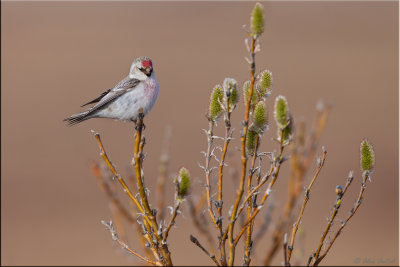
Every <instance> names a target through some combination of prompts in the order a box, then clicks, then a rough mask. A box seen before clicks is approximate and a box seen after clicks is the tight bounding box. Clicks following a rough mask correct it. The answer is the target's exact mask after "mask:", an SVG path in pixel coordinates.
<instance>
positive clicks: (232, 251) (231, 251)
mask: <svg viewBox="0 0 400 267" xmlns="http://www.w3.org/2000/svg"><path fill="white" fill-rule="evenodd" d="M256 41H257V37H255V36H253V37H252V42H251V47H250V55H251V59H252V60H251V63H250V88H249V92H248V97H247V103H246V107H245V108H246V110H245V114H244V126H243V133H242V136H241V138H240V141H241V154H242V157H241V159H242V172H241V178H240V184H239V189H238V190H237V192H236V199H235V204H234V205H233V209H232V214H231V218H230V223H229V226H228V229H229V230H228V241H229V259H228V265H229V266H232V265H234V261H235V247H236V244H235V243H234V237H233V230H234V227H235V221H236V220H235V218H236V213H237V210H238V207H239V204H240V201H241V199H242V196H243V189H244V182H245V177H246V173H247V171H246V169H247V168H246V165H247V156H246V138H247V130H248V124H249V114H250V103H251V99H252V97H251V96H252V95H253V90H254V81H255V70H256V65H255V52H254V50H255V45H256Z"/></svg>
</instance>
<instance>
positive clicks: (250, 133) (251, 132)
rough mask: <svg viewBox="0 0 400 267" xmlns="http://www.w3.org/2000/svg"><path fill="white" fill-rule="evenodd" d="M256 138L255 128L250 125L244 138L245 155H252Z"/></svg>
mask: <svg viewBox="0 0 400 267" xmlns="http://www.w3.org/2000/svg"><path fill="white" fill-rule="evenodd" d="M256 136H257V127H256V126H255V125H254V124H252V125H250V127H249V129H247V137H246V148H247V153H249V154H250V155H253V153H254V149H255V145H256Z"/></svg>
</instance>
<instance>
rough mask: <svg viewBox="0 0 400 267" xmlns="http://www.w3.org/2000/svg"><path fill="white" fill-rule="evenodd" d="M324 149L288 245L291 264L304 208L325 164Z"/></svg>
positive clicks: (288, 258) (288, 257)
mask: <svg viewBox="0 0 400 267" xmlns="http://www.w3.org/2000/svg"><path fill="white" fill-rule="evenodd" d="M322 151H323V154H322V160H321V161H320V163H319V166H318V168H317V170H316V172H315V174H314V177H313V178H312V180H311V182H310V184H309V185H308V187H307V189H306V193H305V195H304V200H303V204H302V206H301V209H300V212H299V216H298V217H297V221H296V223H295V224H294V225H293V230H292V235H291V239H290V243H289V246H288V251H287V259H286V261H287V262H288V263H289V264H290V258H291V256H292V252H293V245H294V240H295V237H296V233H297V230H298V229H299V225H300V222H301V219H302V218H303V214H304V210H305V208H306V205H307V203H308V200H309V199H310V191H311V188H312V186H313V184H314V182H315V180H316V179H317V177H318V175H319V173H320V171H321V169H322V167H323V166H324V163H325V159H326V153H327V151H326V150H325V148H324V147H323V148H322Z"/></svg>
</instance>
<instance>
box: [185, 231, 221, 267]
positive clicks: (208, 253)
mask: <svg viewBox="0 0 400 267" xmlns="http://www.w3.org/2000/svg"><path fill="white" fill-rule="evenodd" d="M190 241H191V242H192V243H193V244H195V245H196V246H198V247H199V248H200V249H201V250H202V251H203V252H204V253H205V254H206V255H207V256H208V257H210V259H211V260H212V261H213V262H214V263H215V264H216V265H217V266H221V265H220V264H219V262H218V260H217V259H216V258H215V255H214V254H211V253H210V252H208V251H207V249H205V248H204V247H203V246H202V245H201V244H200V242H199V240H197V238H196V237H194V236H192V235H190Z"/></svg>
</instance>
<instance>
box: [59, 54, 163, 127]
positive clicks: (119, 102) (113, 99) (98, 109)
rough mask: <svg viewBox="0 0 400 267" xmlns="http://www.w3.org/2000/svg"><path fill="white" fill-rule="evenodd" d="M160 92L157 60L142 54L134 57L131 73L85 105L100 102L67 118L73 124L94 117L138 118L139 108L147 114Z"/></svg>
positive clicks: (70, 124) (127, 119)
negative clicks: (154, 64)
mask: <svg viewBox="0 0 400 267" xmlns="http://www.w3.org/2000/svg"><path fill="white" fill-rule="evenodd" d="M157 96H158V83H157V80H156V76H155V74H154V72H153V62H152V60H151V59H150V58H148V57H139V58H137V59H135V60H134V61H133V63H132V65H131V68H130V71H129V74H128V76H127V77H125V78H124V79H122V81H120V82H119V83H118V84H117V85H116V86H115V87H113V88H111V89H108V90H107V91H105V92H104V93H102V94H101V95H100V96H99V97H97V98H96V99H94V100H92V101H90V102H88V103H86V104H84V105H82V107H83V106H86V105H90V104H94V103H97V104H95V105H94V106H93V107H91V108H89V109H87V110H86V111H84V112H82V113H79V114H75V115H72V116H71V117H69V118H66V119H64V121H66V122H67V124H68V125H69V126H72V125H75V124H77V123H80V122H82V121H85V120H88V119H91V118H109V119H116V120H122V121H134V122H136V120H137V118H138V115H139V109H140V108H141V109H142V110H143V115H146V114H147V113H148V112H149V111H150V110H151V108H152V107H153V106H154V103H155V102H156V99H157Z"/></svg>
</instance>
